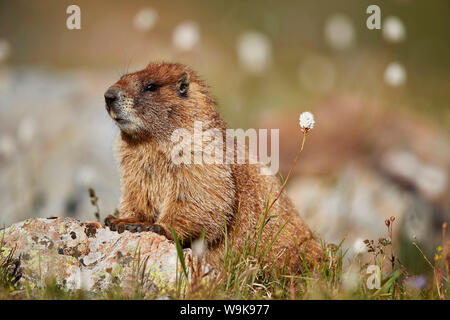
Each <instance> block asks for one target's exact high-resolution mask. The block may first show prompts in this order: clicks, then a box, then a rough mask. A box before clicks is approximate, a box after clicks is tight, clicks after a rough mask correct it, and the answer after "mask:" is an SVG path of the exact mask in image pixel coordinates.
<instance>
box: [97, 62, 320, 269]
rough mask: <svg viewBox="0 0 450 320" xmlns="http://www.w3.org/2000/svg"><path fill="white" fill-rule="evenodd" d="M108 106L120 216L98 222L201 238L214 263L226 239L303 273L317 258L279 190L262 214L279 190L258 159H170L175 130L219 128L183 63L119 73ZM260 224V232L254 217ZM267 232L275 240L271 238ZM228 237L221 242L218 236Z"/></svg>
mask: <svg viewBox="0 0 450 320" xmlns="http://www.w3.org/2000/svg"><path fill="white" fill-rule="evenodd" d="M105 101H106V109H107V111H108V113H109V114H110V116H111V117H112V119H114V121H115V123H116V124H117V126H118V127H119V128H120V134H119V136H118V140H117V147H118V156H119V158H120V167H121V170H122V178H121V185H122V198H121V202H120V207H119V212H120V218H116V217H114V216H112V215H110V216H108V217H107V218H106V219H105V225H107V226H109V227H110V228H111V229H112V230H117V231H119V232H123V231H124V230H129V231H131V232H140V231H153V232H157V233H159V234H162V235H164V236H166V237H167V238H168V239H170V240H173V239H174V238H173V236H172V231H174V232H175V233H176V235H177V237H178V238H179V239H180V240H181V241H182V242H183V243H184V244H189V243H191V241H193V240H195V239H198V238H199V237H201V236H204V239H205V241H206V244H207V249H206V252H205V259H206V261H207V262H208V263H210V264H211V265H213V266H215V267H217V268H220V266H221V264H222V263H223V257H224V249H225V246H228V248H230V246H232V247H233V249H234V250H236V252H242V251H243V250H245V248H249V245H250V247H252V248H251V250H250V252H251V253H254V252H255V251H254V247H255V245H256V243H259V246H258V248H257V249H258V250H257V251H259V252H260V253H266V254H262V255H258V254H256V255H257V256H259V258H260V262H262V263H263V264H265V265H269V266H277V267H280V268H282V267H284V266H287V268H285V270H287V269H289V270H291V271H292V272H301V271H302V270H303V268H304V266H305V263H306V264H307V265H317V262H318V261H319V260H320V259H321V257H322V250H321V246H320V244H319V243H318V241H317V240H316V239H315V238H314V236H313V234H312V232H311V231H310V229H309V228H308V227H307V226H306V224H305V223H304V222H303V221H302V220H301V218H300V216H299V214H298V212H297V211H296V210H295V208H294V206H293V204H292V202H291V201H290V199H289V198H288V197H287V195H286V194H285V192H284V191H283V192H282V194H281V196H280V198H279V199H278V200H277V201H276V202H275V204H274V205H273V207H272V208H271V210H270V212H269V213H268V214H266V220H265V221H263V217H264V214H265V208H267V203H268V199H269V196H270V199H273V198H274V197H275V196H276V195H277V193H278V192H279V191H280V189H281V183H280V181H279V179H278V178H277V177H275V176H274V175H261V174H260V168H261V164H249V162H248V161H246V163H244V164H236V163H230V164H226V163H225V164H216V163H212V164H206V163H201V164H195V163H192V164H186V163H181V164H177V163H175V162H174V161H173V159H172V149H173V147H174V142H173V141H172V139H171V135H172V133H173V131H174V130H175V129H178V128H184V129H187V130H188V131H189V132H192V130H193V126H194V121H201V122H202V123H203V128H204V129H205V130H206V129H210V128H216V129H219V130H220V131H221V132H223V133H224V136H225V130H226V128H227V126H226V124H225V122H224V121H223V120H222V118H221V117H220V115H219V113H218V112H217V111H216V108H215V105H216V103H215V101H214V99H212V98H211V97H210V95H209V94H208V90H207V86H206V85H205V83H204V82H203V81H201V80H200V79H199V77H198V76H197V75H196V73H195V72H194V71H192V70H191V69H190V68H188V67H186V66H184V65H182V64H177V63H151V64H149V65H148V66H147V67H146V68H145V69H143V70H141V71H138V72H135V73H130V74H126V75H124V76H122V77H121V78H120V80H119V81H118V82H116V83H115V84H114V85H113V86H112V87H110V88H109V89H108V90H107V91H106V93H105ZM262 223H263V224H265V223H266V224H265V225H264V227H263V228H262V231H261V232H259V227H260V226H261V224H262ZM272 239H273V241H272ZM225 240H226V241H225Z"/></svg>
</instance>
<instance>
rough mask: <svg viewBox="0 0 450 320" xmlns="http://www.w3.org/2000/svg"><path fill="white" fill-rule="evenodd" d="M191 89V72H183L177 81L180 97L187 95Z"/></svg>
mask: <svg viewBox="0 0 450 320" xmlns="http://www.w3.org/2000/svg"><path fill="white" fill-rule="evenodd" d="M188 90H189V74H188V73H187V72H183V74H182V75H181V78H180V80H178V81H177V92H178V95H179V96H180V97H187V93H188Z"/></svg>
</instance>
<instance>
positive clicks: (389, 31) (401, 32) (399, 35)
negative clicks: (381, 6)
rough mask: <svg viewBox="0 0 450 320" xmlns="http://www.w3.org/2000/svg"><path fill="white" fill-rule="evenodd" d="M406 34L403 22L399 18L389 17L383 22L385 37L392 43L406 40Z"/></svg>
mask: <svg viewBox="0 0 450 320" xmlns="http://www.w3.org/2000/svg"><path fill="white" fill-rule="evenodd" d="M405 36H406V32H405V26H404V25H403V22H402V21H401V20H400V19H399V18H398V17H387V18H386V19H384V22H383V37H384V39H385V40H387V41H390V42H400V41H402V40H404V39H405Z"/></svg>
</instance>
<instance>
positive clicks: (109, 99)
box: [105, 86, 120, 108]
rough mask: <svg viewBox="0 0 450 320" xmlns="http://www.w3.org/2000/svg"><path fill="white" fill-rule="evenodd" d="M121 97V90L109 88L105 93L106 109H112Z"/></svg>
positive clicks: (115, 87) (114, 87)
mask: <svg viewBox="0 0 450 320" xmlns="http://www.w3.org/2000/svg"><path fill="white" fill-rule="evenodd" d="M119 97H120V88H119V87H117V86H113V87H109V89H108V90H106V92H105V102H106V107H107V108H111V105H112V104H113V103H114V102H115V101H117V100H118V99H119Z"/></svg>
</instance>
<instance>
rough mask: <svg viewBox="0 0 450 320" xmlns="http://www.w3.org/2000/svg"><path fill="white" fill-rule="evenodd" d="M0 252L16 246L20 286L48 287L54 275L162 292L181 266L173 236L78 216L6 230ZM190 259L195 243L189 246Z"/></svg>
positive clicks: (81, 284) (88, 284)
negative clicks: (111, 227)
mask: <svg viewBox="0 0 450 320" xmlns="http://www.w3.org/2000/svg"><path fill="white" fill-rule="evenodd" d="M0 237H2V238H3V242H2V246H1V252H0V258H1V257H5V256H7V255H8V254H10V253H11V251H12V250H13V255H14V259H18V260H19V261H20V274H21V277H20V280H19V281H18V285H19V286H24V285H25V284H27V285H28V286H29V287H32V288H33V287H42V286H44V285H45V283H46V281H47V280H48V279H50V278H51V279H54V280H55V281H56V283H57V285H59V286H61V287H62V288H66V289H68V290H77V289H83V290H87V291H90V292H102V291H103V290H107V289H109V288H111V287H112V286H120V287H121V288H122V289H123V290H134V289H135V288H136V285H138V286H139V287H140V289H141V290H142V291H143V292H152V293H157V292H162V291H164V290H165V289H167V288H168V287H170V286H173V285H174V284H175V281H176V279H177V273H178V275H179V272H180V267H179V266H177V264H178V263H179V262H178V259H177V250H176V247H175V245H174V243H173V242H172V241H169V240H167V239H166V238H165V237H163V236H161V235H158V234H155V233H152V232H142V233H130V232H128V231H125V232H124V233H122V234H118V233H117V232H113V231H111V230H109V229H107V228H102V227H98V226H96V225H93V224H92V223H86V222H80V221H78V220H76V219H73V218H47V219H46V218H37V219H28V220H26V221H23V222H19V223H16V224H14V225H12V226H10V227H8V228H6V229H3V230H1V231H0ZM184 255H185V259H187V260H190V259H191V258H192V257H191V251H190V249H184Z"/></svg>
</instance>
